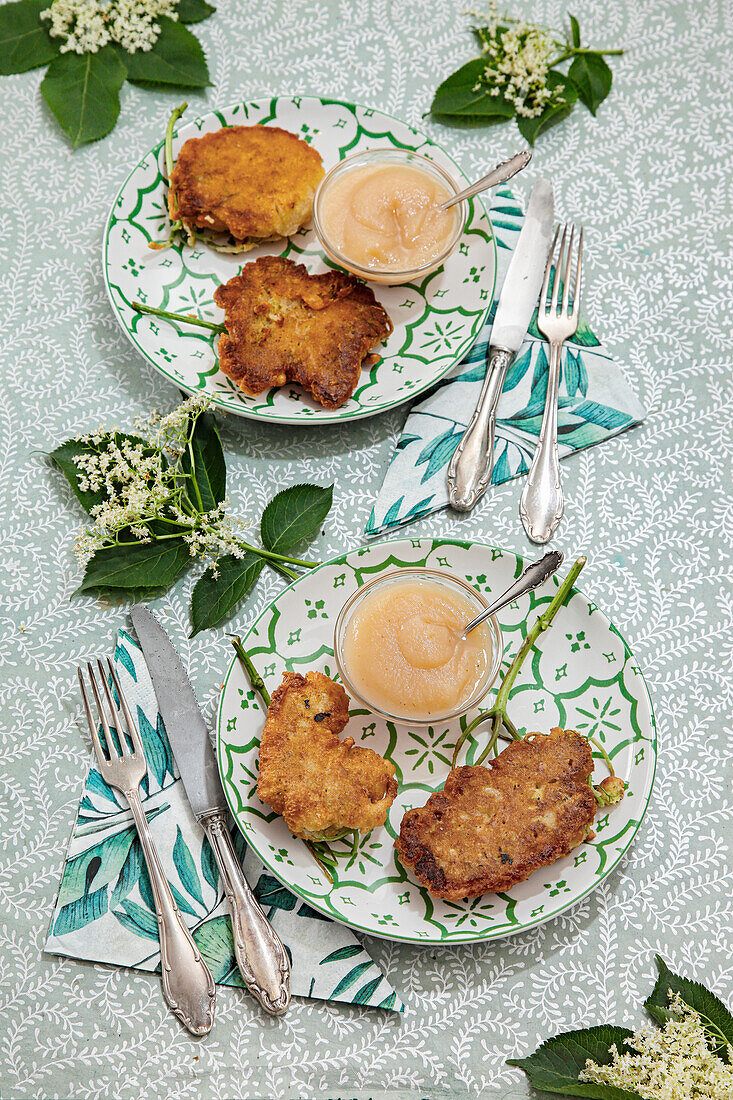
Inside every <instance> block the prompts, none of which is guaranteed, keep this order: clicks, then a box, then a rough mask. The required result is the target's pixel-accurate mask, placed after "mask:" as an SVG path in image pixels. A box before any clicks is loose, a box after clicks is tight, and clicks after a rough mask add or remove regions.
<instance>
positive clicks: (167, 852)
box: [45, 630, 405, 1012]
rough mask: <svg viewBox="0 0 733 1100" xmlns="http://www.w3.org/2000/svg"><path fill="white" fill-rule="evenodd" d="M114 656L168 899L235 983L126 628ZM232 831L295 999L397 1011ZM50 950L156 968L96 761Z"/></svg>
mask: <svg viewBox="0 0 733 1100" xmlns="http://www.w3.org/2000/svg"><path fill="white" fill-rule="evenodd" d="M114 660H115V666H116V670H117V674H118V676H119V677H120V681H121V683H122V689H123V691H124V693H125V697H126V699H127V702H128V704H129V706H130V710H131V711H132V714H133V716H134V717H136V719H137V722H138V726H139V729H140V736H141V738H142V741H143V745H144V747H145V755H146V758H147V761H148V775H147V776H146V778H145V780H144V781H143V785H142V792H141V794H142V801H143V807H144V809H145V813H146V815H147V818H148V821H149V822H150V828H151V832H152V833H153V837H154V839H155V842H156V845H157V847H158V852H159V853H160V858H161V861H162V863H163V867H164V869H165V872H166V875H167V877H168V881H169V883H170V887H171V890H172V891H173V896H174V898H175V899H176V903H177V905H178V908H179V909H180V911H181V913H182V914H183V918H184V920H185V921H186V924H187V925H188V927H189V928H190V929H191V932H192V934H193V938H194V939H195V940H196V943H197V944H198V946H199V949H200V950H201V953H202V954H203V956H204V958H205V959H206V962H207V963H208V965H209V969H210V970H211V973H212V974H213V976H214V979H215V981H216V982H218V983H220V984H222V985H232V986H240V987H241V986H243V985H244V983H243V981H242V978H241V975H240V973H239V970H238V969H237V964H236V961H235V958H234V947H233V942H232V930H231V924H230V920H229V909H228V905H227V901H226V898H225V897H224V891H223V888H222V885H221V883H220V881H219V869H218V867H217V865H216V860H215V859H214V855H213V852H212V851H211V848H210V846H209V842H208V840H207V839H206V837H205V835H204V832H203V830H202V829H201V827H200V825H199V824H198V822H197V821H196V818H195V817H194V815H193V813H192V812H191V808H190V806H189V804H188V801H187V799H186V795H185V792H184V789H183V784H182V782H181V780H180V778H179V776H178V772H177V770H176V766H175V761H174V759H173V753H172V752H171V747H170V744H169V742H168V737H167V736H166V732H165V726H164V725H163V719H162V718H161V716H160V714H159V713H158V705H157V702H156V699H155V692H154V690H153V685H152V682H151V680H150V676H149V674H148V670H147V666H146V665H145V661H144V659H143V656H142V653H141V652H140V648H139V646H138V644H137V642H136V641H135V639H134V638H132V637H131V636H130V635H129V634H127V633H126V632H125V631H124V630H121V631H120V632H119V635H118V640H117V647H116V650H115V656H114ZM232 835H233V839H234V846H235V848H236V850H237V853H238V855H239V858H240V859H241V860H242V861H243V865H244V871H245V874H246V876H247V879H248V881H249V883H250V885H251V886H252V888H253V890H254V892H255V894H256V896H257V898H258V900H259V902H260V905H261V906H262V908H263V909H264V911H265V913H266V914H267V916H268V918H269V919H270V921H271V922H272V924H273V926H274V928H275V929H276V930H277V932H278V934H279V936H280V938H281V939H282V941H283V943H284V944H285V946H286V948H287V951H288V954H289V955H290V959H291V963H292V979H291V990H292V993H293V994H294V995H296V996H301V997H315V998H318V999H320V1000H326V1001H347V1002H350V1003H351V1004H357V1005H365V1006H374V1007H378V1008H388V1009H393V1010H395V1011H397V1012H401V1011H403V1010H404V1007H405V1006H404V1004H403V1003H402V1000H401V998H400V997H399V996H398V994H397V992H396V991H395V990H394V989H393V988H392V986H391V985H390V983H389V981H388V980H387V978H386V977H385V975H384V974H383V973H382V971H381V970H380V969H379V967H378V966H377V965H376V963H374V962H373V960H372V959H371V957H370V956H369V955H368V954H367V952H366V951H365V950H364V948H363V947H362V945H361V944H360V943H359V942H358V940H357V939H356V938H355V936H354V935H353V934H352V933H351V932H350V931H349V929H348V928H346V927H345V926H344V925H341V924H336V923H335V922H333V921H330V920H328V919H327V918H326V917H323V916H321V915H320V914H319V913H317V912H315V910H313V909H311V908H310V907H309V906H308V905H306V904H305V903H304V902H301V901H300V900H299V899H298V898H296V897H295V895H294V894H291V893H290V891H289V890H287V889H286V888H285V887H284V886H283V885H282V884H281V883H280V882H279V881H278V880H277V879H276V878H273V877H272V875H270V874H268V872H267V870H266V869H265V867H264V866H263V864H262V863H261V862H260V861H259V859H257V857H256V856H255V855H254V853H253V852H251V851H248V850H247V846H246V844H245V842H244V840H243V838H242V836H241V834H240V833H239V830H238V829H237V828H236V826H234V830H233V834H232ZM45 950H46V951H48V952H50V953H51V954H54V955H67V956H70V957H71V958H75V959H89V960H92V961H94V962H101V963H110V964H112V965H117V966H131V967H135V968H137V969H139V970H151V971H153V970H157V969H159V966H160V952H159V949H158V923H157V920H156V917H155V908H154V905H153V895H152V891H151V888H150V879H149V878H148V873H147V870H146V868H145V863H144V861H143V856H142V850H141V848H140V841H139V840H138V837H137V832H136V830H135V826H134V825H133V822H132V815H131V814H130V811H129V808H128V806H127V802H126V801H125V799H124V798H123V796H122V795H121V794H119V793H118V792H117V791H115V790H113V789H112V788H111V787H109V786H108V785H107V783H106V782H105V781H104V779H103V778H102V776H101V775H100V774H99V772H98V771H97V769H96V768H95V766H94V763H92V765H91V766H90V768H89V773H88V775H87V778H86V782H85V784H84V791H83V794H82V798H81V801H80V803H79V809H78V811H77V817H76V822H75V824H74V831H73V833H72V837H71V842H70V844H69V850H68V853H67V856H66V862H65V864H64V870H63V875H62V878H61V885H60V887H59V892H58V896H57V898H56V904H55V907H54V913H53V918H52V920H51V926H50V929H49V934H48V938H47V940H46V945H45Z"/></svg>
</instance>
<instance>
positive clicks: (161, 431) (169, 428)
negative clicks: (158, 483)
mask: <svg viewBox="0 0 733 1100" xmlns="http://www.w3.org/2000/svg"><path fill="white" fill-rule="evenodd" d="M210 405H211V397H210V396H207V395H206V394H195V395H194V396H193V397H189V398H187V399H186V400H185V401H183V402H181V404H180V405H178V406H177V407H176V408H175V409H174V410H173V412H169V413H167V414H166V416H161V415H160V413H159V412H157V410H153V412H152V413H151V414H150V416H146V417H137V419H136V420H135V428H136V430H137V431H139V432H144V433H145V435H146V436H147V438H148V439H149V440H150V443H151V446H153V447H157V448H158V449H159V450H162V451H168V452H169V453H170V454H171V455H173V456H176V455H180V454H181V453H182V451H183V448H184V446H185V442H186V437H187V432H188V418H189V416H199V415H201V413H205V412H206V410H207V409H208V408H209V406H210Z"/></svg>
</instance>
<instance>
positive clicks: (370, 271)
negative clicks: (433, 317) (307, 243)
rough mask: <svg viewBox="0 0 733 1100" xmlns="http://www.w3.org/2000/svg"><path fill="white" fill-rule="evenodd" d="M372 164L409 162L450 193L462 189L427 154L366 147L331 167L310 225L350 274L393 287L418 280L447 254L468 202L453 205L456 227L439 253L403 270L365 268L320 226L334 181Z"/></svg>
mask: <svg viewBox="0 0 733 1100" xmlns="http://www.w3.org/2000/svg"><path fill="white" fill-rule="evenodd" d="M375 164H399V165H405V164H408V165H410V166H411V167H413V168H419V169H420V170H421V171H423V172H425V173H426V174H427V175H429V176H432V178H433V179H434V180H437V181H438V182H439V183H442V184H443V185H444V186H445V187H447V188H448V191H449V192H450V194H452V195H457V194H458V192H459V191H461V190H462V188H461V187H459V186H458V185H457V184H456V183H455V181H454V180H453V179H452V177H451V176H450V175H449V174H448V173H447V172H446V171H445V169H444V168H441V167H440V165H439V164H436V163H435V162H434V161H432V160H430V158H429V157H424V156H423V155H422V154H421V153H413V152H411V151H410V150H409V149H394V148H385V149H368V150H367V151H366V152H363V153H352V154H351V156H350V157H345V158H344V160H342V161H340V162H339V163H338V164H337V165H336V166H335V167H334V168H332V169H331V171H330V172H328V173H327V175H325V176H324V177H323V179H322V180H321V182H320V183H319V185H318V190H317V191H316V195H315V199H314V200H313V228H314V230H315V233H316V236H317V237H318V240H319V241H320V242H321V246H322V247H323V250H324V252H325V253H326V255H327V256H329V257H330V258H331V259H332V260H333V261H334V263H337V264H338V265H339V267H343V268H346V270H347V271H350V272H351V273H352V275H358V276H359V278H360V279H366V280H368V281H370V282H373V283H382V284H383V285H387V286H394V285H397V284H399V283H410V282H412V281H413V280H414V279H420V278H422V277H423V276H424V275H429V274H430V272H431V271H435V270H437V268H439V267H440V266H441V264H443V263H444V262H445V260H447V258H448V257H449V256H450V254H451V252H452V251H453V250H454V248H455V247H456V245H457V244H458V242H459V240H460V239H461V236H462V235H463V230H464V228H465V226H466V219H467V217H468V204H467V202H466V201H465V199H464V200H462V201H461V202H459V203H457V204H456V206H454V207H453V209H454V210H455V211H456V214H457V217H456V223H455V229H454V231H453V234H452V236H451V237H450V239H449V241H448V243H447V244H446V246H445V248H443V249H442V251H441V252H440V253H439V254H438V255H436V256H434V257H433V259H431V260H428V261H427V262H426V263H424V264H421V265H420V266H419V267H414V268H410V269H405V270H404V271H389V270H385V269H382V270H380V269H379V268H372V267H364V266H363V265H362V264H359V263H356V262H355V261H354V260H351V259H349V257H348V256H346V255H344V253H343V252H341V251H339V249H338V248H337V247H336V245H335V244H334V243H333V242H332V241H331V240H329V237H328V234H327V233H326V232H325V230H324V228H323V204H324V200H325V199H326V197H327V196H328V192H329V189H330V187H331V186H332V184H333V183H334V181H335V180H337V179H341V177H342V176H343V175H344V174H345V173H347V172H351V171H353V169H354V168H364V167H366V166H369V165H375Z"/></svg>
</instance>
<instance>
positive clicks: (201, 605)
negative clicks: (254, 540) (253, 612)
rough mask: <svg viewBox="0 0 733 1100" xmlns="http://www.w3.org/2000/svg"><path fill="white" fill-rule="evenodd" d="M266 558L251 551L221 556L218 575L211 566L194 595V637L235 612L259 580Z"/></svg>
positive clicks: (192, 635) (197, 584)
mask: <svg viewBox="0 0 733 1100" xmlns="http://www.w3.org/2000/svg"><path fill="white" fill-rule="evenodd" d="M264 564H265V563H264V561H263V560H262V558H261V557H259V555H258V554H254V553H251V552H250V551H247V552H246V553H245V554H244V556H243V557H241V558H235V557H234V555H233V554H225V555H224V556H223V557H221V558H219V560H218V561H217V563H216V568H217V570H218V573H219V575H218V576H214V570H213V567H209V568H208V569H207V570H206V572H205V573H204V574H203V576H202V577H200V578H199V579H198V580H197V581H196V584H195V586H194V590H193V592H192V594H191V625H192V627H193V630H192V631H191V637H192V638H193V637H194V635H195V634H198V633H199V631H201V630H209V629H211V627H213V626H217V625H218V624H219V623H221V622H223V621H224V619H226V618H228V617H229V616H230V615H232V614H233V613H234V610H235V608H236V607H238V606H239V604H240V603H241V602H242V600H243V599H244V597H245V596H246V595H247V593H248V592H249V590H250V589H251V588H252V585H253V584H254V583H255V581H256V580H257V578H258V577H259V575H260V573H261V572H262V568H263V566H264Z"/></svg>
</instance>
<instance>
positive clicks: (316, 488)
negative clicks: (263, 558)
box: [260, 485, 333, 554]
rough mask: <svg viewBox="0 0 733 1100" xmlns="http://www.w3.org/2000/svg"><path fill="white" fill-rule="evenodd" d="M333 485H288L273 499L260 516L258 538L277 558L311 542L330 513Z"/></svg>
mask: <svg viewBox="0 0 733 1100" xmlns="http://www.w3.org/2000/svg"><path fill="white" fill-rule="evenodd" d="M332 503H333V485H329V486H328V488H327V489H324V488H323V487H322V486H321V485H291V486H290V488H289V489H283V491H282V492H281V493H278V494H277V496H275V497H273V498H272V500H271V501H270V503H269V504H268V505H267V507H266V508H265V510H264V512H263V513H262V521H261V523H260V534H261V536H262V541H263V543H264V544H265V546H266V547H267V549H268V550H272V551H274V552H275V553H277V554H281V553H283V551H287V550H292V549H293V547H294V546H297V544H298V543H299V542H305V541H306V540H309V541H310V539H312V538H313V537H314V535H315V534H316V533H317V531H318V528H319V527H320V526H321V524H322V523H323V521H324V519H325V518H326V516H327V515H328V513H329V512H330V510H331V505H332Z"/></svg>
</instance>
